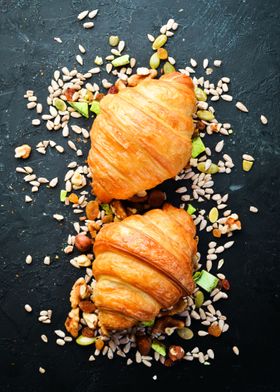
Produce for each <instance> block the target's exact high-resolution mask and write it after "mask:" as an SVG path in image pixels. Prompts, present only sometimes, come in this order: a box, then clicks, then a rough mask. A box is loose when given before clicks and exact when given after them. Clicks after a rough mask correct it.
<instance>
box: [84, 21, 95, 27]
mask: <svg viewBox="0 0 280 392" xmlns="http://www.w3.org/2000/svg"><path fill="white" fill-rule="evenodd" d="M93 26H94V23H93V22H85V23H84V24H83V27H84V28H85V29H92V28H93Z"/></svg>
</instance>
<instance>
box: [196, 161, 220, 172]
mask: <svg viewBox="0 0 280 392" xmlns="http://www.w3.org/2000/svg"><path fill="white" fill-rule="evenodd" d="M197 168H198V170H199V171H201V172H202V173H207V174H215V173H218V172H219V166H217V165H216V164H215V163H211V165H210V167H209V168H208V169H207V170H205V162H199V163H198V165H197Z"/></svg>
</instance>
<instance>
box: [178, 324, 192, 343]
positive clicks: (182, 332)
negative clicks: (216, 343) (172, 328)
mask: <svg viewBox="0 0 280 392" xmlns="http://www.w3.org/2000/svg"><path fill="white" fill-rule="evenodd" d="M177 334H178V335H179V336H180V338H182V339H184V340H190V339H192V338H193V331H192V330H191V329H190V328H187V327H184V328H178V329H177Z"/></svg>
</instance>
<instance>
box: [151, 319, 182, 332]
mask: <svg viewBox="0 0 280 392" xmlns="http://www.w3.org/2000/svg"><path fill="white" fill-rule="evenodd" d="M184 326H185V323H184V321H182V320H178V319H175V318H172V317H169V316H167V317H162V318H159V319H157V320H156V322H155V324H154V326H153V329H152V333H164V332H165V328H167V327H177V328H183V327H184Z"/></svg>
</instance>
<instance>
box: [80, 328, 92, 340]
mask: <svg viewBox="0 0 280 392" xmlns="http://www.w3.org/2000/svg"><path fill="white" fill-rule="evenodd" d="M82 335H83V336H85V337H87V338H93V337H94V330H92V329H91V328H89V327H84V328H83V329H82Z"/></svg>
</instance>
